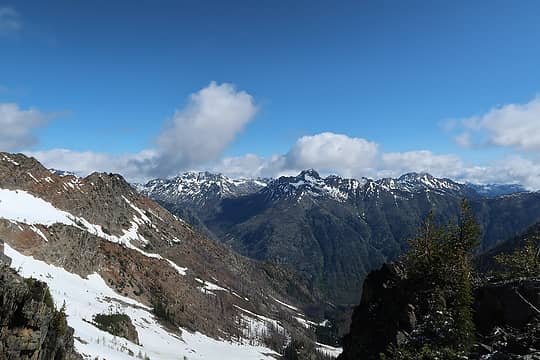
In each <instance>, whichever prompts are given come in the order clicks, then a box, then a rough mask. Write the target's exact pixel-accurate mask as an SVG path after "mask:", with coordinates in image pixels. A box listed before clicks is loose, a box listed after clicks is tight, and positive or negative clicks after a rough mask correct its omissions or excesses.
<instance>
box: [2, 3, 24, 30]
mask: <svg viewBox="0 0 540 360" xmlns="http://www.w3.org/2000/svg"><path fill="white" fill-rule="evenodd" d="M21 29H22V22H21V18H20V16H19V13H18V12H17V11H16V10H15V9H13V8H11V7H9V6H1V7H0V35H10V34H13V33H16V32H18V31H20V30H21Z"/></svg>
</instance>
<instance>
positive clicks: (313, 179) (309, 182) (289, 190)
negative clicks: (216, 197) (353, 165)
mask: <svg viewBox="0 0 540 360" xmlns="http://www.w3.org/2000/svg"><path fill="white" fill-rule="evenodd" d="M365 182H366V179H363V178H362V179H360V180H357V179H344V178H341V177H339V176H336V175H330V176H328V177H326V178H323V177H321V176H320V175H319V173H318V172H317V171H315V170H313V169H309V170H303V171H301V172H300V173H299V174H298V175H297V176H282V177H280V178H279V179H276V180H274V181H272V182H270V183H269V184H268V186H267V187H266V188H265V189H263V190H262V191H263V192H264V193H265V194H266V195H267V197H269V198H270V199H271V200H273V201H276V200H281V199H295V200H297V201H300V200H301V199H302V198H304V196H305V195H308V196H310V197H312V198H325V197H326V198H331V199H333V200H337V201H346V200H347V199H349V198H350V197H351V196H354V194H355V193H356V192H357V190H358V189H360V188H361V187H362V186H363V184H365Z"/></svg>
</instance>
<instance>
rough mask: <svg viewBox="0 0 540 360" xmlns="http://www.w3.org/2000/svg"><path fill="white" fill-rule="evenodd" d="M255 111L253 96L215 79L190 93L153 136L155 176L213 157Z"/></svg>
mask: <svg viewBox="0 0 540 360" xmlns="http://www.w3.org/2000/svg"><path fill="white" fill-rule="evenodd" d="M256 113H257V106H256V105H255V102H254V100H253V97H252V96H251V95H249V94H248V93H246V92H244V91H236V89H235V88H234V86H233V85H231V84H221V85H218V84H216V83H215V82H212V83H210V85H209V86H207V87H205V88H204V89H202V90H200V91H199V92H197V93H195V94H192V95H191V97H190V100H189V103H188V105H187V106H186V107H185V108H184V109H182V110H179V111H176V112H175V114H174V116H173V117H172V119H170V121H169V122H168V123H167V125H166V126H165V127H164V129H163V130H162V132H161V134H160V135H159V136H158V138H157V139H156V145H157V149H156V151H157V153H158V159H156V163H155V169H154V170H153V171H154V173H155V174H157V175H161V176H163V175H170V173H171V170H172V171H173V172H174V171H175V170H176V171H177V170H179V169H185V168H187V167H192V166H194V165H198V164H200V163H204V162H209V161H212V160H215V159H217V158H218V157H219V156H220V155H221V153H222V152H223V150H224V149H225V148H226V147H227V146H229V145H230V144H231V143H232V141H233V140H234V139H235V138H236V136H237V135H238V134H239V133H240V132H242V130H243V129H244V128H245V127H246V125H247V124H248V123H249V122H250V121H251V120H252V119H253V117H254V116H255V114H256Z"/></svg>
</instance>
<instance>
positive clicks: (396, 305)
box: [338, 264, 416, 360]
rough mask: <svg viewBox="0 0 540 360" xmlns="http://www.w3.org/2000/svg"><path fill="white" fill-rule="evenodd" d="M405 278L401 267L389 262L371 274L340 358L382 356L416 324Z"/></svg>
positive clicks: (351, 358)
mask: <svg viewBox="0 0 540 360" xmlns="http://www.w3.org/2000/svg"><path fill="white" fill-rule="evenodd" d="M403 279H404V276H403V273H402V272H401V270H400V269H399V267H397V266H394V265H390V264H384V265H383V267H382V268H381V269H380V270H376V271H373V272H371V273H370V274H369V275H368V277H367V279H366V281H365V283H364V289H363V293H362V301H361V303H360V305H359V306H358V307H356V308H355V310H354V313H353V318H352V323H351V331H350V333H349V334H348V335H347V336H345V338H344V339H343V350H344V351H343V353H342V354H341V355H340V356H339V357H338V359H339V360H357V359H365V360H370V359H379V353H382V352H384V351H385V350H386V348H387V347H388V344H390V343H395V342H398V341H399V339H400V338H401V337H402V336H403V334H404V332H410V331H411V330H412V328H414V326H415V322H416V321H415V315H414V309H413V308H412V306H411V305H410V304H408V302H407V298H408V297H407V293H406V291H407V289H406V287H405V283H404V281H403Z"/></svg>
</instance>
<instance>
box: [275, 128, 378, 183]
mask: <svg viewBox="0 0 540 360" xmlns="http://www.w3.org/2000/svg"><path fill="white" fill-rule="evenodd" d="M378 152H379V146H378V145H377V144H376V143H374V142H371V141H368V140H366V139H362V138H355V137H349V136H347V135H343V134H334V133H331V132H325V133H321V134H317V135H313V136H303V137H301V138H300V139H298V140H297V141H296V143H295V144H294V145H293V147H292V148H291V150H290V151H289V152H288V153H287V154H286V155H285V160H286V162H285V166H286V167H287V168H289V169H306V168H316V169H318V170H320V171H323V172H332V171H340V172H342V173H343V174H344V175H347V176H350V175H355V174H358V173H359V172H362V171H366V169H369V168H371V167H372V166H373V165H374V163H375V160H376V157H377V155H378Z"/></svg>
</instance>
